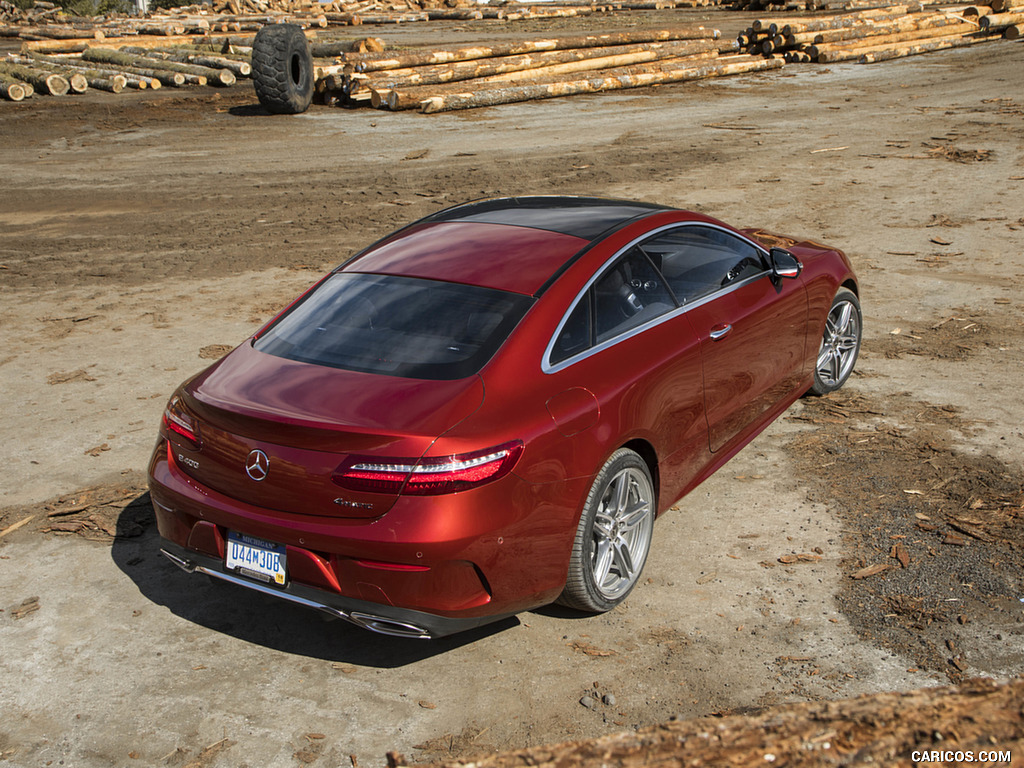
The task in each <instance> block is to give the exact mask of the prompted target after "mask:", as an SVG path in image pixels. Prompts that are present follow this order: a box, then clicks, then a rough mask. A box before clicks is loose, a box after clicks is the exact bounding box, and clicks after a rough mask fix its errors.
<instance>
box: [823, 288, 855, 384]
mask: <svg viewBox="0 0 1024 768" xmlns="http://www.w3.org/2000/svg"><path fill="white" fill-rule="evenodd" d="M859 347H860V312H859V311H858V310H857V307H855V306H854V304H853V302H851V301H848V300H841V301H837V302H836V303H835V304H834V305H833V306H832V309H831V311H830V312H829V313H828V318H827V319H826V320H825V333H824V335H823V336H822V337H821V348H820V349H819V350H818V363H817V371H818V378H819V379H820V380H821V382H822V383H823V384H824V385H825V386H826V387H829V388H834V387H838V386H839V385H840V384H842V383H843V381H845V380H846V377H847V376H849V375H850V371H852V370H853V364H854V363H855V362H856V361H857V352H858V348H859Z"/></svg>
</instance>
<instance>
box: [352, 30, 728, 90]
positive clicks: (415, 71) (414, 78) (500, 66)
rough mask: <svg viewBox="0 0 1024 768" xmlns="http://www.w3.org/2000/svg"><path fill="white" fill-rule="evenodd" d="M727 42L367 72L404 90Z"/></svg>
mask: <svg viewBox="0 0 1024 768" xmlns="http://www.w3.org/2000/svg"><path fill="white" fill-rule="evenodd" d="M722 47H723V43H721V42H720V41H713V40H672V41H668V42H664V43H634V44H631V45H618V46H608V47H602V48H573V49H567V50H557V51H541V52H538V53H525V54H521V55H519V56H500V57H497V58H493V59H476V60H471V61H461V62H453V63H451V64H440V65H434V66H427V67H407V68H403V69H391V70H383V71H380V72H371V73H366V74H367V75H369V77H370V83H368V85H373V86H374V87H383V86H384V85H385V84H386V85H390V86H394V87H402V86H406V87H407V86H412V85H432V84H437V83H454V82H458V81H461V80H471V79H476V78H482V77H491V76H494V75H503V74H506V73H512V72H526V71H537V70H539V69H542V68H544V67H549V66H552V65H556V64H563V63H568V62H578V61H592V60H595V59H601V58H604V57H605V56H617V55H625V54H633V53H637V52H641V51H651V52H654V53H658V54H660V55H663V56H666V57H667V56H688V55H693V54H698V53H705V52H709V51H710V52H715V51H719V50H721V48H722Z"/></svg>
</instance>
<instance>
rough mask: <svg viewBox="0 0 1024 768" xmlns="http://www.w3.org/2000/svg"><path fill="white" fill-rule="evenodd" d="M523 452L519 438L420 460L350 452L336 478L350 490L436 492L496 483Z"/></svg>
mask: <svg viewBox="0 0 1024 768" xmlns="http://www.w3.org/2000/svg"><path fill="white" fill-rule="evenodd" d="M522 452H523V444H522V443H521V442H520V441H518V440H516V441H514V442H511V443H505V444H504V445H498V446H495V447H494V448H487V449H486V450H483V451H473V452H472V453H460V454H458V455H454V456H440V457H436V458H424V459H420V460H418V461H417V460H416V459H380V458H378V457H376V456H350V457H349V458H348V459H347V460H346V461H345V462H344V463H343V464H342V465H341V466H340V467H338V470H337V472H336V473H335V474H334V477H333V480H334V482H335V483H337V484H338V485H340V486H341V487H342V488H347V489H348V490H350V491H363V492H370V493H402V494H406V495H410V496H436V495H439V494H442V493H456V492H458V491H467V490H469V489H470V488H476V487H478V486H481V485H485V484H487V483H493V482H494V481H495V480H498V479H499V478H502V477H504V476H505V475H507V474H508V473H509V472H511V471H512V468H513V467H514V466H515V465H516V461H518V459H519V455H520V454H521V453H522Z"/></svg>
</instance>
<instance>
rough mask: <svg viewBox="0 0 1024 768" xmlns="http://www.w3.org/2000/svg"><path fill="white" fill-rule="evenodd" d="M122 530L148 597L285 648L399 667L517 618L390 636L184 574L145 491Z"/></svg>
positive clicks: (127, 558) (119, 553) (116, 553)
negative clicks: (438, 633) (436, 633)
mask: <svg viewBox="0 0 1024 768" xmlns="http://www.w3.org/2000/svg"><path fill="white" fill-rule="evenodd" d="M117 531H118V535H117V536H116V537H115V538H114V542H113V546H112V547H111V557H112V558H113V560H114V564H115V565H117V567H118V568H119V569H120V570H121V571H122V572H123V573H124V574H125V575H126V576H127V577H128V578H129V579H131V580H132V581H133V582H134V583H135V585H136V586H137V587H138V588H139V591H140V592H141V593H142V595H143V596H144V597H146V598H147V599H148V600H151V601H152V602H153V603H155V604H157V605H162V606H165V607H166V608H167V609H168V610H170V611H171V613H173V614H174V615H175V616H179V617H181V618H183V619H185V620H186V621H190V622H192V623H194V624H197V625H199V626H201V627H205V628H207V629H209V630H212V631H214V632H220V633H223V634H225V635H230V636H232V637H236V638H238V639H240V640H244V641H245V642H249V643H254V644H256V645H261V646H264V647H266V648H270V649H273V650H276V651H282V652H284V653H290V654H295V655H298V656H308V657H311V658H317V659H324V660H326V661H339V662H347V663H350V664H358V665H362V666H367V667H380V668H394V667H402V666H405V665H407V664H413V663H415V662H418V661H421V660H422V659H426V658H429V657H432V656H436V655H438V654H442V653H446V652H447V651H450V650H452V649H454V648H458V647H461V646H463V645H468V644H469V643H473V642H476V641H477V640H480V639H482V638H484V637H488V636H490V635H493V634H496V633H498V632H502V631H504V630H506V629H509V628H510V627H514V626H517V625H518V624H519V621H518V620H517V619H516V618H514V617H512V618H508V619H504V620H502V621H498V622H495V623H493V624H489V625H487V626H485V627H480V628H477V629H473V630H469V631H467V632H462V633H459V634H457V635H453V636H450V637H444V638H440V639H438V640H420V639H406V638H399V637H389V636H386V635H378V634H375V633H372V632H369V631H368V630H365V629H361V628H359V627H356V626H353V625H350V624H348V623H346V622H345V621H342V620H340V619H339V620H329V619H328V618H327V617H326V616H323V617H321V614H320V613H319V612H317V611H314V610H310V609H307V608H302V607H300V606H297V605H293V604H291V603H287V602H285V601H283V600H276V599H274V598H272V597H269V596H267V595H263V594H260V593H258V592H253V591H250V590H247V589H244V588H242V587H238V586H235V585H232V584H228V583H224V582H220V581H217V580H215V579H212V578H210V577H208V576H203V575H198V574H188V573H185V572H184V571H182V570H181V569H180V568H178V567H177V566H175V565H174V564H173V563H171V562H170V561H169V560H168V559H167V558H166V557H164V556H163V555H161V554H160V536H159V534H158V533H157V528H156V520H155V518H154V516H153V510H152V507H151V505H150V500H149V494H148V493H144V494H142V495H140V496H138V497H136V498H135V499H133V500H132V501H131V502H130V503H129V504H128V505H127V506H125V507H124V509H123V510H122V511H121V514H120V516H119V517H118V520H117Z"/></svg>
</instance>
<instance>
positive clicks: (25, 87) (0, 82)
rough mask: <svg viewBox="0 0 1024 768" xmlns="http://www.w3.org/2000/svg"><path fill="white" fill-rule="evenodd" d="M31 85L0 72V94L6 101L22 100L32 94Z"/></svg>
mask: <svg viewBox="0 0 1024 768" xmlns="http://www.w3.org/2000/svg"><path fill="white" fill-rule="evenodd" d="M31 88H32V85H31V84H30V83H23V82H21V81H20V80H18V79H17V78H14V77H9V76H8V75H6V74H4V73H0V95H3V97H4V98H5V99H7V100H8V101H23V100H24V99H27V98H28V97H29V96H31V95H32V90H31Z"/></svg>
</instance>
